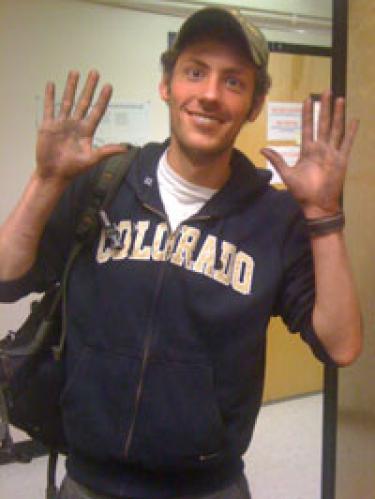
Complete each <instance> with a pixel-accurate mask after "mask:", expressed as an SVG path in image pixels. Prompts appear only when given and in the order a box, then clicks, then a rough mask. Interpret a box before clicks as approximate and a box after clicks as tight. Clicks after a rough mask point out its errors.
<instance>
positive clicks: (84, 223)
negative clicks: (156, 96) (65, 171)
mask: <svg viewBox="0 0 375 499" xmlns="http://www.w3.org/2000/svg"><path fill="white" fill-rule="evenodd" d="M124 145H125V147H126V150H125V151H124V152H121V153H119V154H114V155H113V156H110V157H108V158H107V159H105V160H104V161H103V162H102V169H101V170H100V172H99V175H97V177H96V179H95V181H94V185H93V187H92V189H91V194H90V196H89V201H88V203H87V206H86V208H85V209H84V211H83V213H82V215H81V217H80V219H79V221H78V224H77V227H76V231H75V237H76V239H77V240H78V241H84V242H85V244H87V243H90V242H92V240H93V239H94V238H95V237H96V235H97V233H98V231H99V225H100V217H98V214H99V212H100V211H101V210H102V211H105V210H106V209H107V208H108V206H109V205H110V204H111V202H112V200H113V198H114V197H115V195H116V193H117V191H118V189H119V187H120V184H121V183H122V181H123V179H124V177H125V176H126V173H127V171H128V169H129V167H130V165H131V163H132V162H133V160H134V159H135V157H136V156H137V154H138V152H139V147H136V146H132V145H129V144H124ZM102 222H103V223H104V220H102ZM104 226H105V223H104Z"/></svg>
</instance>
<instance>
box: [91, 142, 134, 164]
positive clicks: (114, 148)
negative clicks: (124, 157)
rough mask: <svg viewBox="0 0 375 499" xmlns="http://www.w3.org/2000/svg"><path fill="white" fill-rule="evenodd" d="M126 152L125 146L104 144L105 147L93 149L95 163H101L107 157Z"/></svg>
mask: <svg viewBox="0 0 375 499" xmlns="http://www.w3.org/2000/svg"><path fill="white" fill-rule="evenodd" d="M127 150H128V148H127V146H125V145H123V144H106V145H105V146H101V147H98V148H97V149H95V155H96V161H101V160H102V159H104V158H107V157H108V156H112V155H113V154H119V153H122V152H126V151H127Z"/></svg>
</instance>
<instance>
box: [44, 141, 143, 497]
mask: <svg viewBox="0 0 375 499" xmlns="http://www.w3.org/2000/svg"><path fill="white" fill-rule="evenodd" d="M126 147H127V149H126V151H124V152H123V153H120V154H115V155H113V156H110V157H108V158H107V159H105V160H104V162H103V163H102V165H103V167H102V169H101V171H100V172H99V175H98V176H97V177H96V179H95V181H94V185H93V187H92V190H91V193H90V195H89V201H88V203H87V205H86V207H85V209H84V210H83V212H82V215H81V217H80V219H79V221H78V224H77V226H76V230H75V243H74V245H73V248H72V249H71V251H70V253H69V256H68V260H67V263H66V264H65V268H64V272H63V277H62V280H61V286H60V293H59V299H60V300H61V321H62V323H61V337H60V342H59V345H58V346H56V347H55V350H54V355H55V357H56V358H57V359H59V358H61V356H62V353H63V350H64V344H65V339H66V333H67V329H66V320H67V309H66V298H67V288H68V279H69V275H70V270H71V268H72V266H73V264H74V262H75V260H76V258H77V256H78V255H79V253H80V251H81V250H82V248H83V246H85V245H86V244H88V243H91V242H92V241H93V239H94V238H95V236H96V235H97V233H98V232H99V229H100V215H99V213H100V211H102V212H103V213H105V210H106V209H107V208H108V206H109V205H110V203H111V202H112V200H113V198H114V197H115V195H116V193H117V191H118V189H119V187H120V185H121V183H122V181H123V179H124V178H125V176H126V174H127V172H128V170H129V167H130V165H131V163H132V162H133V160H134V159H135V157H136V155H137V154H138V152H139V147H135V146H131V145H127V146H126ZM102 222H103V225H104V228H105V229H106V230H107V235H108V236H109V237H111V231H115V232H116V228H115V227H113V226H112V225H111V224H109V221H108V220H103V219H102ZM107 222H108V223H107ZM115 235H117V234H115ZM57 459H58V452H57V451H56V450H55V449H52V450H51V451H50V452H49V457H48V470H47V489H46V499H55V498H57V493H58V492H57V486H56V467H57Z"/></svg>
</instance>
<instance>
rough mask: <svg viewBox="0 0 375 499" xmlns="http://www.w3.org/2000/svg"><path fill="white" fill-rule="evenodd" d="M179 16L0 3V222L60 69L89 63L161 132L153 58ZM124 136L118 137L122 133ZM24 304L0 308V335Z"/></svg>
mask: <svg viewBox="0 0 375 499" xmlns="http://www.w3.org/2000/svg"><path fill="white" fill-rule="evenodd" d="M180 23H181V19H177V18H173V17H168V16H160V15H154V14H145V13H138V12H132V11H129V10H126V9H115V8H111V7H107V6H100V5H93V4H88V3H85V2H76V1H75V2H71V1H69V0H54V1H50V0H1V1H0V32H1V44H0V68H1V75H2V76H1V92H0V109H1V116H0V185H1V203H0V221H2V220H3V219H4V218H5V216H6V215H7V213H8V212H9V210H10V208H11V207H12V206H13V205H14V203H15V200H16V199H17V198H18V196H19V195H20V193H21V191H22V188H23V186H24V184H25V182H26V179H27V177H28V176H29V174H30V172H31V171H32V169H33V162H34V146H35V135H36V124H35V119H36V108H37V106H36V97H37V96H39V97H40V96H42V95H43V92H44V85H45V82H46V81H47V80H49V79H51V80H53V81H55V82H56V85H57V92H58V93H61V91H62V88H63V85H64V82H65V78H66V73H67V71H68V70H69V69H70V68H74V69H79V70H80V71H81V72H82V74H83V75H85V74H86V73H87V71H88V70H89V69H90V68H93V67H94V68H97V69H98V70H99V71H100V72H101V74H102V80H103V82H107V81H109V82H111V83H112V84H113V86H114V95H113V99H114V100H127V101H132V100H135V101H138V100H150V102H151V121H152V122H151V137H150V138H151V139H153V140H161V139H163V138H165V137H166V136H167V135H168V119H167V109H166V107H165V105H164V103H162V102H161V101H160V99H159V96H158V89H157V87H158V81H159V78H160V67H159V56H160V53H161V52H162V51H163V50H164V49H165V48H166V46H167V33H168V31H176V30H177V29H178V26H179V25H180ZM124 140H126V137H124ZM25 307H26V305H25V304H24V302H21V303H20V304H16V305H12V306H8V305H0V334H2V332H4V331H6V330H7V329H9V328H14V327H16V326H17V324H19V322H20V317H23V316H24V313H25Z"/></svg>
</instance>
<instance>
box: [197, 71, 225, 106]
mask: <svg viewBox="0 0 375 499" xmlns="http://www.w3.org/2000/svg"><path fill="white" fill-rule="evenodd" d="M201 90H202V91H201V94H200V100H201V101H202V102H203V103H207V104H210V103H211V104H212V103H217V102H219V101H220V95H221V86H220V80H219V78H218V76H217V75H215V74H211V75H209V76H208V77H207V78H206V79H205V81H204V84H203V87H202V89H201Z"/></svg>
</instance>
